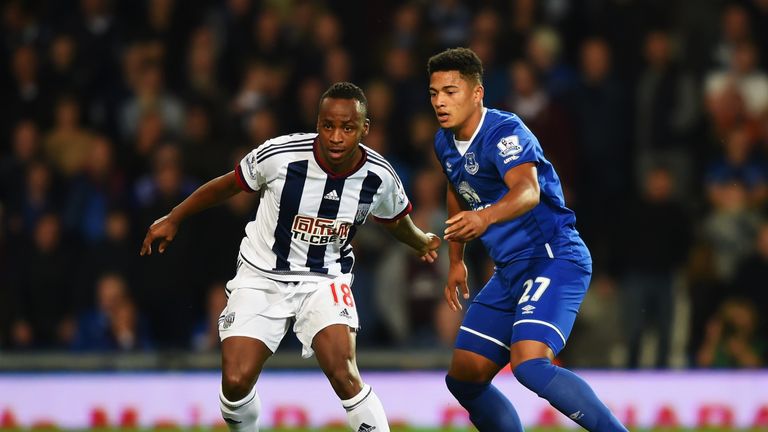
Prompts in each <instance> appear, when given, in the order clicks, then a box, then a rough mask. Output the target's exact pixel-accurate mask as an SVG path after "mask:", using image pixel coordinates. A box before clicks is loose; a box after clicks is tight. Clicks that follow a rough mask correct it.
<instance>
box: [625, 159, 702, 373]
mask: <svg viewBox="0 0 768 432" xmlns="http://www.w3.org/2000/svg"><path fill="white" fill-rule="evenodd" d="M676 186H677V185H676V184H675V183H674V178H673V174H672V173H671V172H670V170H669V169H668V168H667V167H665V166H663V165H657V166H655V167H652V168H651V169H650V170H649V171H648V172H647V173H646V174H645V183H644V185H643V190H642V193H641V196H640V198H639V199H636V200H631V201H628V202H627V203H626V204H625V205H624V209H623V211H622V212H621V213H620V216H619V217H617V218H616V223H614V231H613V234H612V235H611V238H612V239H613V241H612V247H611V250H612V251H613V254H612V259H613V261H614V265H615V268H614V271H615V272H616V275H617V279H618V281H619V295H620V298H621V303H622V306H623V307H622V314H621V317H622V321H623V325H624V334H625V335H626V338H627V348H628V351H629V352H628V356H627V367H629V368H632V369H634V368H637V367H638V366H639V365H640V357H641V348H642V342H643V336H644V335H645V334H646V332H647V330H649V329H655V334H656V336H657V344H656V350H655V353H656V359H655V361H654V366H655V367H656V368H666V367H668V366H669V353H670V348H671V342H672V330H673V328H672V324H673V320H674V305H675V289H674V287H675V276H676V273H677V271H678V270H680V269H681V268H682V266H683V264H684V262H685V259H686V257H687V255H688V244H689V243H690V237H691V233H690V226H691V222H690V220H689V217H688V215H687V213H686V211H685V209H684V208H683V207H682V205H681V204H680V203H679V202H678V201H677V199H676V198H675V196H674V192H675V188H676ZM627 227H631V229H627ZM626 245H632V246H631V247H627V246H626Z"/></svg>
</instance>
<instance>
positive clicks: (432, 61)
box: [427, 48, 483, 84]
mask: <svg viewBox="0 0 768 432" xmlns="http://www.w3.org/2000/svg"><path fill="white" fill-rule="evenodd" d="M446 71H458V72H459V73H460V74H461V76H462V77H464V78H466V79H470V80H473V81H475V82H476V83H478V84H482V83H483V62H482V61H480V57H478V56H477V54H475V52H474V51H472V50H471V49H469V48H449V49H447V50H445V51H443V52H441V53H440V54H435V55H433V56H432V57H430V58H429V61H428V62H427V75H428V76H432V74H433V73H435V72H446Z"/></svg>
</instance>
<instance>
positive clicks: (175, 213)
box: [168, 170, 243, 223]
mask: <svg viewBox="0 0 768 432" xmlns="http://www.w3.org/2000/svg"><path fill="white" fill-rule="evenodd" d="M242 190H243V189H242V188H241V187H240V184H239V183H238V181H237V173H235V171H234V170H233V171H230V172H228V173H227V174H224V175H222V176H219V177H216V178H215V179H213V180H211V181H209V182H207V183H205V184H204V185H202V186H200V187H199V188H197V189H196V190H195V191H194V192H192V194H191V195H190V196H188V197H187V198H186V199H185V200H184V201H182V202H181V203H179V205H177V206H176V207H174V208H173V210H171V212H170V213H169V214H168V217H169V218H171V219H173V220H175V221H176V222H177V223H179V222H181V221H183V220H184V219H186V218H187V217H189V216H191V215H193V214H195V213H198V212H200V211H202V210H205V209H207V208H208V207H213V206H215V205H217V204H221V203H222V202H224V201H225V200H227V199H229V198H231V197H232V196H234V195H237V193H238V192H242Z"/></svg>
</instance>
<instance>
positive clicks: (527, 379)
mask: <svg viewBox="0 0 768 432" xmlns="http://www.w3.org/2000/svg"><path fill="white" fill-rule="evenodd" d="M515 377H517V380H518V381H520V383H521V384H522V385H524V386H526V387H528V388H529V389H530V390H532V391H534V392H535V393H536V394H537V395H539V396H540V397H542V398H544V399H546V400H548V401H549V403H550V404H551V405H552V406H553V407H555V408H557V410H558V411H560V412H561V413H563V414H565V415H566V416H568V417H569V418H571V420H573V421H575V422H576V423H578V424H579V425H580V426H581V427H583V428H584V429H586V430H588V431H593V432H614V431H623V432H626V431H627V428H625V427H624V426H623V425H622V424H621V423H620V422H619V421H618V420H617V419H616V417H614V416H613V414H611V411H610V410H608V407H606V406H605V404H603V403H602V402H601V401H600V399H598V398H597V395H596V394H595V392H594V391H592V388H591V387H589V384H587V383H586V382H585V381H584V380H583V379H581V378H579V376H578V375H576V374H575V373H573V372H571V371H569V370H568V369H563V368H561V367H557V366H555V365H553V364H552V363H551V362H550V361H549V360H548V359H546V358H537V359H533V360H528V361H525V362H522V363H520V364H519V365H517V367H516V368H515Z"/></svg>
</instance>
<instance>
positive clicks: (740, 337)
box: [697, 298, 768, 368]
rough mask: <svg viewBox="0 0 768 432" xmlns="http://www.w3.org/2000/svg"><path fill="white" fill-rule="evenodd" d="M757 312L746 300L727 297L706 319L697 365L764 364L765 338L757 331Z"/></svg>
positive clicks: (766, 345)
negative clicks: (713, 313) (707, 319)
mask: <svg viewBox="0 0 768 432" xmlns="http://www.w3.org/2000/svg"><path fill="white" fill-rule="evenodd" d="M759 321H760V315H758V311H757V308H756V307H755V305H754V304H752V303H750V302H749V300H745V299H740V298H730V299H727V300H726V301H725V302H723V304H722V305H721V306H720V309H719V310H718V313H717V314H716V315H715V316H714V317H712V318H711V319H710V320H709V323H708V324H707V332H706V336H705V338H704V343H703V345H702V347H701V349H700V350H699V355H698V362H697V364H698V366H700V367H717V368H759V367H761V366H762V365H763V364H764V361H765V355H766V351H768V340H766V339H765V337H764V336H763V335H762V334H761V333H760V332H759V331H758V329H759V328H760V324H759Z"/></svg>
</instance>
